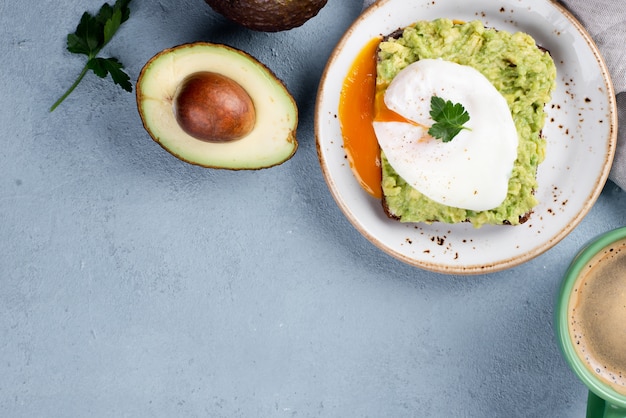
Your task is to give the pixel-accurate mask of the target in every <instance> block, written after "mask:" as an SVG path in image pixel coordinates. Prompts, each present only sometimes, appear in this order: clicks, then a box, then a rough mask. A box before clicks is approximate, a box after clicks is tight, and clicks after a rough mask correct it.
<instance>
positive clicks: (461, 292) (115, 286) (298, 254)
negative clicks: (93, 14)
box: [0, 0, 626, 417]
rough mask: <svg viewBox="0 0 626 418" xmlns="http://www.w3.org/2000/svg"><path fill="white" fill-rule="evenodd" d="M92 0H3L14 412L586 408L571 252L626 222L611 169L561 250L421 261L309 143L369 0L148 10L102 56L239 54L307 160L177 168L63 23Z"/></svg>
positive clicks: (6, 384)
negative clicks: (355, 209) (352, 220)
mask: <svg viewBox="0 0 626 418" xmlns="http://www.w3.org/2000/svg"><path fill="white" fill-rule="evenodd" d="M101 3H102V2H101V1H100V0H89V1H75V0H72V1H70V0H59V1H55V2H42V1H34V0H27V1H22V2H12V3H10V4H9V3H6V2H3V3H0V28H2V29H1V30H2V33H3V36H2V37H0V54H1V56H2V60H1V61H0V66H1V71H0V89H1V90H0V91H1V92H2V95H1V99H0V100H1V101H2V106H3V107H2V111H1V112H0V141H2V147H1V149H0V167H1V170H2V176H1V177H0V239H1V242H2V246H3V247H2V251H0V416H3V417H37V416H46V417H84V416H94V417H122V416H129V417H131V416H132V417H155V416H156V417H172V416H181V417H196V416H198V417H266V416H267V417H270V416H271V417H274V416H275V417H283V416H285V417H286V416H295V417H318V416H319V417H336V416H342V417H352V416H354V417H365V416H370V417H382V416H388V417H405V416H406V417H408V416H435V417H438V416H442V417H443V416H467V417H485V416H495V417H577V416H578V417H582V416H583V415H584V404H585V397H586V391H585V389H584V387H583V386H582V384H580V383H579V382H578V381H577V380H576V378H575V377H574V375H573V374H572V373H571V372H570V371H569V369H567V366H566V365H565V363H564V361H563V360H562V359H561V357H560V355H559V352H558V348H557V345H556V342H555V338H554V334H553V331H552V314H553V301H554V298H555V295H556V291H557V288H558V285H559V281H560V276H561V275H562V274H563V272H564V270H565V268H566V266H567V264H568V263H569V261H570V259H571V258H572V256H573V255H574V253H575V252H576V251H577V250H578V248H579V247H580V246H581V245H582V244H583V243H584V242H586V241H587V240H588V239H590V238H591V237H593V236H595V235H596V234H598V233H600V232H603V231H606V230H608V229H612V228H614V227H618V226H622V225H625V224H626V211H625V210H624V208H625V207H626V193H625V192H623V191H622V190H620V189H619V188H618V187H617V186H615V185H614V184H613V183H608V184H607V186H606V187H605V190H604V192H603V193H602V195H601V196H600V199H599V201H598V203H597V204H596V205H595V206H594V208H593V209H592V211H591V213H590V214H589V215H588V216H587V217H586V218H585V219H584V220H583V222H582V223H581V224H580V225H579V226H578V227H577V228H576V229H575V230H574V231H573V233H572V234H570V235H569V236H568V237H567V238H565V239H564V240H563V241H562V242H561V243H559V244H558V245H557V246H556V247H554V248H553V249H551V250H550V251H548V252H547V253H545V254H543V255H542V256H540V257H538V258H536V259H534V260H532V261H531V262H528V263H526V264H524V265H523V266H520V267H517V268H514V269H512V270H509V271H506V272H501V273H497V274H492V275H488V276H476V277H454V276H443V275H438V274H433V273H428V272H425V271H422V270H419V269H416V268H413V267H409V266H407V265H404V264H402V263H400V262H398V261H396V260H394V259H392V258H390V257H388V256H386V255H385V254H383V253H381V252H380V251H379V250H377V249H376V248H375V247H374V246H373V245H372V244H370V243H369V242H368V241H366V240H365V239H364V238H363V237H362V236H361V235H360V234H359V233H358V232H357V231H356V230H355V229H354V228H353V227H352V226H351V225H350V224H349V223H348V222H347V220H346V219H345V218H344V217H343V215H342V214H341V212H340V211H339V209H338V208H337V206H336V205H335V203H334V201H333V200H332V198H331V196H330V193H329V192H328V189H327V187H326V185H325V183H324V180H323V177H322V175H321V172H320V169H319V166H318V162H317V155H316V149H315V139H314V135H313V109H314V104H315V93H316V89H317V84H318V82H319V78H320V76H321V72H322V70H323V66H324V64H325V62H326V59H327V58H328V55H329V53H330V51H331V49H332V48H333V47H334V45H335V43H336V42H337V41H338V39H339V37H340V36H341V34H342V33H343V32H344V31H345V29H346V28H347V27H348V25H349V24H350V22H352V20H354V18H356V16H357V15H358V13H359V12H360V10H361V5H362V2H361V0H353V1H341V0H330V2H329V4H328V5H327V6H326V8H325V9H324V10H323V11H322V12H321V13H320V14H319V15H318V17H316V18H315V19H314V20H312V21H310V22H309V23H307V24H306V25H305V26H303V27H301V28H299V29H295V30H293V31H290V32H285V33H278V34H260V33H253V32H249V31H245V30H242V29H240V28H238V27H235V26H233V25H230V24H228V23H227V22H225V21H224V20H223V19H222V18H220V17H218V16H216V15H215V14H213V12H212V11H211V10H210V9H209V8H208V6H206V5H205V4H204V2H203V1H201V0H184V1H177V2H174V1H169V0H161V1H148V0H135V1H133V3H132V15H131V19H130V20H129V21H128V22H127V23H126V24H125V26H124V27H123V28H122V30H121V31H120V33H119V34H118V35H117V36H116V38H115V39H114V40H113V41H112V42H111V44H109V46H108V47H107V48H106V50H105V51H103V52H104V53H105V54H108V55H115V56H117V57H119V58H120V59H121V60H122V62H124V64H125V65H126V68H127V69H128V71H129V73H130V75H131V77H132V79H133V81H134V80H136V77H137V76H138V73H139V70H140V69H141V67H142V66H143V64H144V63H145V62H146V61H147V60H148V59H149V58H150V57H151V56H152V55H154V54H155V53H156V52H158V51H160V50H161V49H164V48H167V47H171V46H174V45H176V44H180V43H184V42H190V41H196V40H204V41H212V42H224V43H228V44H230V45H233V46H236V47H239V48H242V49H244V50H246V51H248V52H250V53H252V54H253V55H255V56H257V57H258V58H259V59H261V61H264V62H265V63H266V64H267V65H268V66H269V67H270V68H271V69H272V70H274V72H275V73H276V74H277V75H278V76H279V77H280V78H282V79H283V80H284V81H285V83H286V85H287V87H288V88H289V89H290V90H291V91H292V93H293V94H294V96H295V98H296V100H297V102H298V105H299V108H300V114H301V118H300V127H299V132H298V133H299V139H300V149H299V151H298V153H297V154H296V155H295V156H294V157H293V159H291V160H290V161H288V162H287V163H285V164H283V165H281V166H279V167H276V168H272V169H269V170H263V171H259V172H227V171H215V170H206V169H201V168H198V167H194V166H191V165H187V164H185V163H182V162H180V161H178V160H176V159H175V158H173V157H171V156H170V155H169V154H167V153H166V152H164V151H163V150H162V149H161V148H159V147H158V145H156V144H155V143H154V142H153V141H152V140H151V139H150V138H149V137H148V135H147V133H146V132H145V131H144V130H143V128H142V126H141V123H140V120H139V116H138V114H137V111H136V106H135V99H134V96H133V95H131V94H128V93H126V92H124V91H122V90H121V89H119V88H117V87H116V86H113V84H112V83H111V82H110V81H109V80H101V79H99V78H97V77H95V76H93V75H91V76H88V77H87V78H85V80H84V81H83V83H82V84H81V85H80V86H79V87H78V89H77V90H76V91H75V92H74V93H73V95H71V96H70V97H69V98H68V100H67V101H66V102H65V103H64V104H63V105H61V107H59V108H58V109H57V110H56V111H55V112H54V113H52V114H50V113H48V108H49V106H50V105H51V104H52V103H53V102H54V100H56V98H57V97H58V95H59V94H61V93H62V92H63V90H64V89H65V88H67V87H68V86H69V85H70V84H71V83H72V81H73V80H74V78H75V77H76V76H77V74H78V71H79V70H80V67H81V66H82V65H83V60H82V59H81V58H79V57H74V56H70V54H68V53H67V52H66V51H65V44H64V39H65V36H66V34H67V33H69V32H72V31H73V30H74V29H75V26H76V23H77V22H78V19H79V17H80V15H81V14H82V12H83V11H84V10H90V11H96V10H97V9H98V7H99V6H100V5H101Z"/></svg>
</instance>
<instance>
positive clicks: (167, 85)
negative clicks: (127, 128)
mask: <svg viewBox="0 0 626 418" xmlns="http://www.w3.org/2000/svg"><path fill="white" fill-rule="evenodd" d="M216 89H217V90H218V91H215V90H216ZM241 92H243V94H242V93H241ZM136 97H137V108H138V110H139V115H140V116H141V119H142V122H143V126H144V128H145V129H146V130H147V131H148V133H149V134H150V136H151V137H152V139H154V140H155V141H156V142H157V143H158V144H160V145H161V146H162V147H163V148H164V149H165V150H167V151H168V152H170V153H171V154H173V155H174V156H176V157H178V158H180V159H181V160H183V161H186V162H188V163H191V164H196V165H199V166H203V167H210V168H225V169H231V170H242V169H260V168H267V167H272V166H275V165H278V164H281V163H283V162H285V161H287V160H288V159H289V158H291V157H292V156H293V154H294V153H295V152H296V149H297V148H298V142H297V140H296V136H295V135H296V129H297V125H298V109H297V106H296V102H295V100H294V99H293V97H292V96H291V94H290V93H289V91H288V90H287V88H286V87H285V85H284V84H283V83H282V82H281V81H280V80H279V79H278V78H277V77H276V76H275V75H274V74H273V73H272V72H271V71H270V70H269V69H268V68H267V67H266V66H265V65H263V64H262V63H261V62H259V61H258V60H256V59H255V58H254V57H252V56H251V55H249V54H247V53H245V52H243V51H241V50H238V49H235V48H232V47H229V46H226V45H221V44H212V43H206V42H196V43H191V44H184V45H179V46H177V47H174V48H170V49H166V50H163V51H161V52H160V53H158V54H156V55H155V56H154V57H152V58H151V59H150V60H149V61H148V62H147V63H146V65H145V66H144V67H143V69H142V70H141V73H140V75H139V79H138V80H137V84H136ZM246 97H248V98H249V99H250V102H251V103H252V107H253V109H252V110H251V112H252V116H251V115H250V114H249V109H248V110H245V109H246V107H245V103H244V102H246ZM233 103H235V104H233ZM242 109H244V110H242ZM251 117H252V124H251V126H247V127H243V128H242V127H241V126H240V125H241V124H244V125H245V124H246V123H248V125H250V123H249V122H250V119H251ZM239 119H241V120H239ZM221 122H224V123H221ZM216 125H220V127H217V128H215V126H216ZM224 126H225V128H224ZM240 128H241V129H240ZM211 129H212V130H211ZM237 129H239V132H238V133H233V134H232V135H229V133H232V132H228V131H231V130H237ZM216 132H217V133H216ZM220 132H221V133H220ZM224 132H225V133H224ZM203 134H205V135H203Z"/></svg>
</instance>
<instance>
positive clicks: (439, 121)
mask: <svg viewBox="0 0 626 418" xmlns="http://www.w3.org/2000/svg"><path fill="white" fill-rule="evenodd" d="M430 117H431V118H433V120H434V121H435V124H433V126H431V127H430V129H429V130H428V133H429V134H430V135H431V136H432V137H435V138H439V139H441V140H442V141H443V142H450V141H451V140H452V138H454V137H455V136H457V134H458V133H459V132H461V130H462V129H469V128H466V127H464V126H463V125H464V124H465V123H466V122H467V121H469V119H470V116H469V113H467V111H466V110H465V108H464V107H463V105H462V104H460V103H452V102H451V101H450V100H444V99H442V98H441V97H437V96H433V97H431V99H430Z"/></svg>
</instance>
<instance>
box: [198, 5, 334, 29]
mask: <svg viewBox="0 0 626 418" xmlns="http://www.w3.org/2000/svg"><path fill="white" fill-rule="evenodd" d="M205 1H206V2H207V3H208V4H209V6H211V8H212V9H213V10H215V11H216V12H218V13H220V14H222V15H223V16H225V17H227V18H228V19H230V20H232V21H234V22H236V23H239V24H240V25H242V26H244V27H246V28H248V29H252V30H257V31H263V32H279V31H283V30H289V29H293V28H295V27H298V26H302V25H303V24H304V23H305V22H306V21H308V20H309V19H311V18H312V17H314V16H315V15H317V13H318V12H319V11H320V10H321V9H322V7H324V6H325V5H326V2H327V1H328V0H280V1H275V0H273V1H268V0H228V1H225V0H205Z"/></svg>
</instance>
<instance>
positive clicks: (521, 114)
mask: <svg viewBox="0 0 626 418" xmlns="http://www.w3.org/2000/svg"><path fill="white" fill-rule="evenodd" d="M378 58H379V62H378V66H377V79H376V82H377V85H378V86H379V87H380V86H386V85H388V84H389V83H390V82H391V80H392V79H393V78H394V77H395V76H396V74H398V73H399V72H400V71H401V70H402V69H403V68H405V67H406V66H408V65H409V64H411V63H413V62H415V61H417V60H420V59H426V58H442V59H445V60H448V61H453V62H456V63H458V64H462V65H468V66H471V67H474V68H475V69H477V70H478V71H480V72H481V73H482V74H483V75H484V76H485V77H486V78H487V79H488V80H489V81H490V82H491V83H492V84H493V85H494V86H495V87H496V89H497V90H498V91H499V92H500V93H501V94H502V95H503V96H504V98H505V99H506V101H507V103H508V106H509V108H510V110H511V115H512V117H513V121H514V123H515V127H516V129H517V133H518V139H519V146H518V155H517V159H516V161H515V163H514V166H513V172H512V174H511V178H510V180H509V187H508V193H507V197H506V198H505V200H504V201H503V202H502V204H501V205H500V206H498V207H496V208H494V209H490V210H486V211H471V210H467V209H460V208H454V207H450V206H445V205H442V204H440V203H437V202H434V201H432V200H431V199H429V198H427V197H426V196H424V195H423V194H421V193H420V192H419V191H417V190H416V189H414V188H413V187H411V186H409V185H408V184H407V183H406V182H405V181H404V180H403V179H402V178H400V177H399V176H398V175H397V174H396V173H395V171H394V169H393V168H392V167H391V166H390V164H389V163H388V161H387V159H386V158H385V156H384V154H383V155H381V162H382V188H383V199H384V205H385V208H386V210H387V212H388V213H389V215H390V216H393V217H395V218H398V219H399V220H400V221H401V222H436V221H439V222H447V223H458V222H464V221H469V222H471V223H472V224H473V225H474V227H480V226H482V225H485V224H511V225H516V224H519V223H520V221H522V220H523V219H524V218H525V216H527V215H528V214H529V213H530V212H532V208H533V207H534V206H535V205H537V203H538V202H537V200H536V198H535V196H534V190H535V189H536V188H537V180H536V174H537V167H538V165H539V164H540V163H541V162H542V161H543V159H544V157H545V152H546V142H545V139H544V138H542V136H541V130H542V128H543V126H544V122H545V112H544V106H545V104H546V103H548V102H549V101H550V98H551V93H552V91H553V90H554V88H555V79H556V68H555V65H554V62H553V61H552V58H551V57H550V54H549V53H548V52H547V51H544V50H542V49H540V48H539V47H537V45H536V43H535V41H534V39H533V38H532V37H531V36H530V35H528V34H525V33H522V32H517V33H509V32H506V31H500V30H495V29H488V28H485V27H484V26H483V24H482V22H480V21H472V22H467V23H455V22H453V21H452V20H449V19H437V20H434V21H420V22H417V23H415V24H414V25H411V26H409V27H407V28H405V29H404V30H403V32H402V35H401V36H400V37H398V38H397V39H396V38H393V37H390V38H389V39H386V40H384V41H383V42H381V43H380V46H379V57H378Z"/></svg>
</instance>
